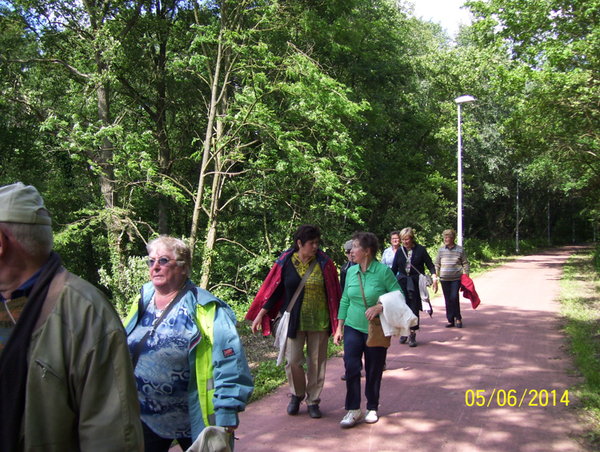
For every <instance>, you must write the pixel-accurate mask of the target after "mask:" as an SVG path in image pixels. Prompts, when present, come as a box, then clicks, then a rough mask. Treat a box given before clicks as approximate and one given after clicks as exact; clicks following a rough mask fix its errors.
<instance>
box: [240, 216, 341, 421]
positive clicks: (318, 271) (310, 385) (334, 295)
mask: <svg viewBox="0 0 600 452" xmlns="http://www.w3.org/2000/svg"><path fill="white" fill-rule="evenodd" d="M320 238H321V231H320V230H319V228H318V227H316V226H313V225H310V224H304V225H302V226H300V227H299V228H298V230H297V231H296V233H295V234H294V247H293V248H291V249H289V250H287V251H285V252H284V253H283V254H282V255H281V256H279V258H278V259H277V260H276V261H275V264H274V265H273V268H272V269H271V271H270V272H269V275H268V276H267V278H266V279H265V282H264V283H263V285H262V287H261V288H260V290H259V291H258V294H257V295H256V297H255V298H254V302H253V303H252V305H251V306H250V309H249V310H248V314H246V319H248V320H252V332H253V333H256V332H257V331H258V330H259V329H260V328H262V330H263V334H264V335H265V336H266V335H268V334H270V332H271V328H270V320H271V319H274V318H275V317H277V314H278V313H280V312H281V313H282V314H283V313H284V312H285V310H286V309H287V307H288V304H289V303H290V301H291V299H292V297H293V295H294V292H295V291H296V289H297V288H298V286H299V284H300V281H301V280H302V277H303V276H304V274H305V273H306V272H307V271H308V269H309V267H310V265H311V263H312V262H313V261H314V260H315V259H316V260H317V263H318V265H315V266H314V268H313V270H312V272H311V273H310V276H309V277H308V279H307V281H306V284H305V286H304V288H303V289H302V291H301V292H300V294H299V296H298V298H297V300H296V302H295V304H294V306H293V308H292V310H291V312H290V322H289V326H288V331H287V344H286V349H285V358H286V361H287V362H286V365H285V373H286V376H287V380H288V383H289V385H290V392H291V395H290V398H291V400H290V403H289V405H288V407H287V413H288V414H289V415H295V414H298V411H299V409H300V402H302V400H304V397H305V396H306V404H307V405H308V412H309V414H310V417H311V418H314V419H317V418H320V417H321V411H320V409H319V403H320V401H321V399H320V396H321V391H322V390H323V385H324V383H325V365H326V361H327V343H328V340H329V336H330V335H331V334H332V333H333V332H334V331H336V329H337V314H338V309H339V306H340V298H341V296H342V294H341V289H340V282H339V279H338V273H337V269H336V267H335V264H334V263H333V261H332V260H331V259H330V258H329V257H327V255H326V254H325V253H323V252H322V251H321V250H320V249H319V240H320ZM305 344H306V358H305V357H304V351H303V349H304V345H305ZM305 362H306V374H305V373H304V369H303V364H304V363H305Z"/></svg>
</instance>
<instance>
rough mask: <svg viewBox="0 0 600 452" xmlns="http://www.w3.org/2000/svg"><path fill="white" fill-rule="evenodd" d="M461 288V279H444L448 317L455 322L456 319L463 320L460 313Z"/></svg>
mask: <svg viewBox="0 0 600 452" xmlns="http://www.w3.org/2000/svg"><path fill="white" fill-rule="evenodd" d="M459 289H460V279H456V280H454V281H442V292H444V299H445V300H446V318H447V319H448V322H449V323H454V319H457V320H462V317H461V315H460V299H459V298H458V291H459Z"/></svg>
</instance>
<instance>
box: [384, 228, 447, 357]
mask: <svg viewBox="0 0 600 452" xmlns="http://www.w3.org/2000/svg"><path fill="white" fill-rule="evenodd" d="M400 240H401V241H402V246H401V247H400V250H399V251H398V252H397V253H396V256H395V257H394V263H393V265H392V273H394V275H396V278H397V279H398V282H399V283H400V287H402V292H404V295H405V297H406V304H407V305H408V306H409V307H410V309H411V311H412V312H413V314H414V315H416V316H417V319H419V313H420V311H421V310H422V305H421V292H420V289H419V275H422V274H424V273H425V267H427V269H428V270H429V272H430V273H431V275H432V278H433V290H434V292H436V293H437V291H438V285H437V276H436V271H435V266H434V265H433V262H432V261H431V257H429V253H427V249H426V248H425V247H424V246H422V245H419V244H418V243H416V242H415V233H414V231H413V229H412V228H404V229H402V231H400ZM418 329H419V324H418V323H417V325H416V326H411V327H410V330H411V331H410V336H409V337H408V338H407V337H406V336H400V343H401V344H405V343H406V340H407V339H408V345H409V346H410V347H416V346H417V330H418Z"/></svg>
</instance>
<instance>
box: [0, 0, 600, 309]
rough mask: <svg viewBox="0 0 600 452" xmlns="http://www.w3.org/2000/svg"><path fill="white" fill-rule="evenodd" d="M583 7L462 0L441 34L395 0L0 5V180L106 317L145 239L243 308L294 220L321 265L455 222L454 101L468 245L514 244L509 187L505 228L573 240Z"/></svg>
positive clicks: (586, 76) (593, 87)
mask: <svg viewBox="0 0 600 452" xmlns="http://www.w3.org/2000/svg"><path fill="white" fill-rule="evenodd" d="M596 3H597V2H591V3H590V2H566V1H558V0H539V1H536V2H527V1H524V0H523V1H516V2H515V1H510V2H509V1H507V0H490V1H471V2H468V5H469V8H470V9H471V10H472V11H473V12H474V14H475V17H476V20H475V22H474V24H473V25H472V26H468V27H466V26H465V27H463V28H462V29H461V31H460V33H459V34H458V35H457V36H456V37H454V39H451V37H449V36H448V35H447V34H446V32H445V31H444V30H442V28H441V27H440V26H439V25H437V24H433V23H430V22H423V21H422V20H419V19H417V18H415V17H414V16H413V14H412V7H411V5H410V3H405V2H403V1H400V2H399V1H392V0H370V1H368V2H365V1H359V0H327V1H323V0H310V1H306V0H305V1H297V0H279V1H261V0H258V1H257V0H253V1H249V0H235V1H234V0H222V1H201V0H131V1H127V0H115V1H110V2H109V1H95V0H85V1H56V0H11V1H3V2H0V93H1V96H0V143H1V146H0V157H1V162H2V163H1V165H2V171H1V172H0V184H7V183H12V182H15V181H17V180H21V181H23V182H24V183H29V184H33V185H35V186H36V187H37V188H38V189H39V190H40V192H41V194H42V196H43V197H44V199H45V201H46V204H47V205H48V207H49V209H50V210H51V212H52V213H53V216H54V227H55V234H56V248H57V250H58V251H59V252H60V253H61V254H62V255H63V258H64V260H65V262H66V264H67V266H68V267H69V269H71V270H73V271H75V272H76V273H78V274H80V275H82V276H83V277H85V278H87V279H89V280H91V281H93V282H95V283H97V284H98V285H100V286H101V287H103V289H104V290H106V291H108V292H109V293H110V294H111V296H112V297H113V300H114V302H115V304H116V305H117V306H118V307H119V308H120V309H122V308H123V306H124V304H125V303H126V302H127V301H128V299H129V298H130V297H131V296H132V294H133V293H134V292H135V291H137V290H138V289H139V285H140V283H141V282H142V281H143V280H144V278H145V275H144V270H143V263H142V260H141V256H143V255H144V254H145V250H144V246H145V243H146V242H147V241H148V239H150V238H151V237H152V236H154V235H156V234H160V233H169V234H173V235H176V236H179V237H183V238H185V239H186V240H188V241H189V243H190V244H191V246H192V247H193V250H194V272H193V278H194V280H195V281H196V282H198V283H199V284H200V285H201V286H203V287H206V288H208V289H210V290H213V291H214V292H215V293H217V294H218V295H220V296H222V297H223V298H225V299H226V300H228V301H234V302H236V301H239V302H240V303H241V304H244V303H246V302H247V300H248V299H250V298H252V297H253V296H254V294H255V293H256V290H257V287H258V285H259V284H260V282H261V280H262V279H263V278H264V276H265V274H266V271H267V269H268V267H269V266H270V264H271V262H272V261H273V259H274V258H275V257H276V256H277V255H278V253H280V252H281V251H282V250H283V249H285V248H286V247H288V246H289V245H290V236H291V235H292V233H293V231H294V230H295V228H296V227H297V226H298V225H299V224H302V223H314V224H317V225H318V226H319V227H320V228H321V229H322V231H323V237H322V247H323V248H324V249H325V250H326V252H328V253H329V254H330V255H331V256H332V257H333V258H334V259H335V260H336V261H337V262H338V263H339V264H342V263H343V261H344V256H343V254H342V248H341V247H342V244H343V243H344V242H345V241H346V240H348V238H349V237H350V235H351V234H352V232H353V231H355V230H369V231H372V232H374V233H376V234H377V235H378V236H379V237H380V239H381V241H382V243H383V242H384V240H385V238H386V237H387V235H388V234H389V232H390V231H392V230H394V229H400V228H403V227H406V226H411V227H413V228H415V230H416V232H417V236H418V240H419V241H420V242H422V243H424V244H427V245H433V244H435V243H437V242H438V241H439V239H440V234H441V232H442V231H443V230H444V229H446V228H449V227H455V224H456V191H457V185H456V184H457V182H456V174H457V166H456V146H457V124H456V115H457V108H456V103H455V102H454V99H455V98H456V97H458V96H460V95H463V94H470V95H472V96H474V97H475V98H476V99H477V101H476V102H475V103H474V104H472V105H465V106H464V109H463V111H464V112H463V116H462V132H463V147H464V157H463V166H464V203H465V209H464V223H465V237H466V238H467V239H469V238H471V239H482V240H503V239H514V237H515V229H516V227H517V223H516V221H517V218H516V211H515V209H516V190H517V184H519V187H520V188H519V190H520V208H521V213H520V215H519V227H520V228H521V237H531V238H538V239H540V238H541V239H545V238H546V237H547V236H549V235H550V234H549V232H550V231H549V229H550V230H551V231H552V237H553V240H554V241H559V240H570V239H571V235H572V231H574V230H577V239H578V240H585V239H589V238H590V236H591V234H592V232H591V231H592V230H593V228H592V226H593V225H594V224H595V223H597V218H598V199H600V197H599V196H598V194H599V193H598V192H599V189H600V174H599V171H600V163H599V161H598V136H597V125H598V124H597V121H598V105H599V102H598V101H599V100H600V99H599V98H598V96H599V95H600V93H599V91H598V48H599V47H598V45H597V44H598V19H599V13H598V6H600V5H597V4H596ZM575 225H577V227H576V228H575ZM574 235H575V234H574V233H573V236H574ZM99 269H100V272H99Z"/></svg>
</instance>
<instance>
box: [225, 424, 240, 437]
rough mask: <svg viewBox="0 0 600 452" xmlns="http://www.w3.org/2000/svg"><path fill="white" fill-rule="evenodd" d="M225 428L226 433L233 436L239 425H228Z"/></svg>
mask: <svg viewBox="0 0 600 452" xmlns="http://www.w3.org/2000/svg"><path fill="white" fill-rule="evenodd" d="M223 428H224V429H225V431H226V432H227V433H229V434H230V435H231V434H233V432H234V431H235V429H236V428H237V425H228V426H227V427H223Z"/></svg>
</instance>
